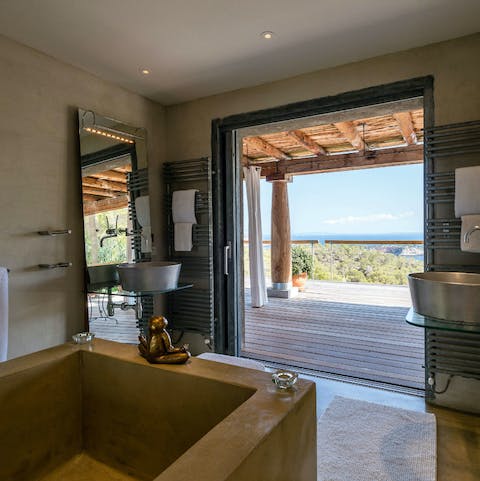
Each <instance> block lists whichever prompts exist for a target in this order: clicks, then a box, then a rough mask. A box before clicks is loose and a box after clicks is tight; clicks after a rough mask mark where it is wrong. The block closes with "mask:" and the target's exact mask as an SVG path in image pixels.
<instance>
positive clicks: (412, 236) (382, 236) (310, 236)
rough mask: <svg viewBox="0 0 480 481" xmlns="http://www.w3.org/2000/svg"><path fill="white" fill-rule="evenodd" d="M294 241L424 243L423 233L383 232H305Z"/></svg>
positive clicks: (293, 235) (293, 237)
mask: <svg viewBox="0 0 480 481" xmlns="http://www.w3.org/2000/svg"><path fill="white" fill-rule="evenodd" d="M291 238H292V240H317V241H318V242H320V243H322V244H323V243H324V242H325V241H326V240H355V241H357V240H368V241H371V240H381V241H385V240H401V241H409V240H411V241H423V232H383V233H377V234H365V233H364V234H338V233H327V232H304V233H301V234H295V233H294V234H292V235H291ZM263 240H270V235H269V234H268V235H264V236H263Z"/></svg>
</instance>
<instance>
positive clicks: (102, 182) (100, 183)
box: [82, 177, 127, 192]
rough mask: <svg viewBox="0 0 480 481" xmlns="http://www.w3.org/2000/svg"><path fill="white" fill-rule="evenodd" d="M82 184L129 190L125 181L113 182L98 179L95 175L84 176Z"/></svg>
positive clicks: (119, 190) (100, 187)
mask: <svg viewBox="0 0 480 481" xmlns="http://www.w3.org/2000/svg"><path fill="white" fill-rule="evenodd" d="M82 185H83V186H87V187H96V188H98V189H107V190H114V191H117V192H127V184H126V183H124V182H113V181H109V180H105V179H96V178H94V177H84V178H83V179H82Z"/></svg>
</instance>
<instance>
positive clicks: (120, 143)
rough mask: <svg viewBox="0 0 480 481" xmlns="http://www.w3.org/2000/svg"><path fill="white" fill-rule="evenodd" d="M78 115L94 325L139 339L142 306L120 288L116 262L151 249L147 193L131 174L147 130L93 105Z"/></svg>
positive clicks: (142, 159) (100, 331)
mask: <svg viewBox="0 0 480 481" xmlns="http://www.w3.org/2000/svg"><path fill="white" fill-rule="evenodd" d="M78 118H79V138H80V165H81V182H82V204H83V219H84V243H85V259H86V265H87V292H88V305H89V326H90V330H92V331H93V332H96V334H97V335H99V336H100V337H104V338H107V339H113V340H117V341H124V342H136V341H137V336H138V329H137V326H136V320H137V319H138V318H140V317H141V312H140V311H141V307H142V306H141V303H139V302H138V300H137V299H136V298H135V297H132V296H128V295H127V294H126V293H122V292H121V290H120V287H119V278H118V271H117V268H116V266H117V265H118V264H121V263H131V262H134V261H137V260H140V258H142V259H144V258H145V257H144V256H145V255H147V254H148V253H149V252H151V232H150V229H149V227H148V228H147V226H149V225H150V220H149V216H150V213H149V202H148V201H149V198H148V196H142V192H141V189H139V187H138V182H137V184H135V182H134V181H133V180H132V179H136V177H135V174H136V173H138V172H139V169H144V168H146V166H147V158H146V132H145V130H144V129H142V128H136V127H132V126H130V125H127V124H125V123H123V122H119V121H117V120H114V119H111V118H108V117H104V116H101V115H99V114H97V113H95V112H93V111H91V110H81V109H79V111H78ZM137 211H138V212H137ZM132 212H134V213H135V215H132ZM139 220H140V221H141V222H142V224H140V223H139ZM142 226H143V227H142ZM115 327H116V328H117V329H114V328H115ZM118 327H120V328H121V329H118Z"/></svg>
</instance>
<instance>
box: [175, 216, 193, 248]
mask: <svg viewBox="0 0 480 481" xmlns="http://www.w3.org/2000/svg"><path fill="white" fill-rule="evenodd" d="M192 228H193V224H191V223H190V222H177V223H176V224H174V231H173V234H174V247H175V250H176V251H191V250H192V247H193V242H192Z"/></svg>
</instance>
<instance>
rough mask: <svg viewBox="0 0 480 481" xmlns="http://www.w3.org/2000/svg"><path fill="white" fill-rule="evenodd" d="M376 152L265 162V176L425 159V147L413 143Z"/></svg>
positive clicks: (360, 167)
mask: <svg viewBox="0 0 480 481" xmlns="http://www.w3.org/2000/svg"><path fill="white" fill-rule="evenodd" d="M375 153H376V155H375V156H373V157H372V156H368V155H367V156H365V155H364V153H363V152H359V153H355V154H341V155H329V156H325V155H319V156H317V157H310V158H303V159H293V160H288V161H284V160H282V161H280V162H270V163H269V164H262V176H263V177H266V178H267V180H278V179H283V178H287V177H289V176H291V175H302V174H318V173H322V172H335V171H342V170H358V169H367V168H372V167H388V166H393V165H408V164H419V163H422V162H423V147H422V146H416V145H415V146H411V147H403V148H395V149H388V150H379V151H376V152H375Z"/></svg>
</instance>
